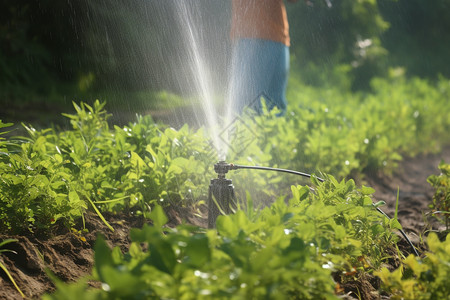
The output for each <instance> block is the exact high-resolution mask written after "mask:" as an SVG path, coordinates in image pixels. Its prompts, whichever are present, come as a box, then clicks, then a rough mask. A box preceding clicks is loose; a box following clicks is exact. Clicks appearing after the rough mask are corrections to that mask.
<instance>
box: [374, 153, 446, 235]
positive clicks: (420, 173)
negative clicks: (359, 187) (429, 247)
mask: <svg viewBox="0 0 450 300" xmlns="http://www.w3.org/2000/svg"><path fill="white" fill-rule="evenodd" d="M442 160H443V161H445V162H446V163H450V147H446V148H445V149H444V150H443V151H442V152H441V153H440V154H427V155H419V156H417V157H414V158H405V159H404V160H403V161H402V162H401V163H400V165H399V168H398V170H397V171H396V172H395V173H394V174H393V175H392V176H385V177H378V178H375V177H373V178H368V179H367V182H368V184H367V185H368V186H370V187H373V188H374V189H375V195H374V196H375V198H376V199H377V200H384V201H385V202H386V206H384V207H381V209H382V210H383V211H385V212H386V213H387V214H388V215H389V216H391V217H393V216H394V214H395V203H396V199H397V191H398V192H399V201H398V202H399V203H398V220H399V221H400V223H401V224H402V226H403V228H404V231H405V232H406V233H407V234H408V236H409V238H410V239H411V240H412V241H413V242H414V243H418V242H419V241H420V235H421V234H423V231H424V230H425V225H432V226H433V228H434V229H438V226H439V224H437V223H436V222H432V224H426V222H425V220H424V217H423V215H422V214H423V213H424V212H428V211H429V208H428V205H429V204H431V203H432V197H433V194H434V190H433V188H432V187H431V185H430V184H429V183H428V182H427V178H428V176H430V175H432V174H439V173H440V170H439V169H438V165H439V163H440V162H441V161H442ZM440 229H441V230H442V227H441V228H440Z"/></svg>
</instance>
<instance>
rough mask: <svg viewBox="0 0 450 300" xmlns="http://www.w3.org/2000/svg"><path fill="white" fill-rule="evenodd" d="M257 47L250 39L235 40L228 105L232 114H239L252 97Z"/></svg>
mask: <svg viewBox="0 0 450 300" xmlns="http://www.w3.org/2000/svg"><path fill="white" fill-rule="evenodd" d="M257 52H258V49H257V47H256V43H255V41H254V40H251V39H241V40H238V41H236V42H235V44H234V46H233V54H232V61H231V78H230V87H229V102H230V103H229V105H230V107H231V112H232V113H233V115H239V114H241V113H242V112H243V110H244V108H245V107H246V106H248V105H249V104H250V102H251V99H252V98H253V97H254V96H253V94H254V90H255V86H256V84H255V82H256V80H255V78H254V75H253V74H254V73H255V70H254V68H255V66H256V64H257V63H256V58H257V56H258V55H257Z"/></svg>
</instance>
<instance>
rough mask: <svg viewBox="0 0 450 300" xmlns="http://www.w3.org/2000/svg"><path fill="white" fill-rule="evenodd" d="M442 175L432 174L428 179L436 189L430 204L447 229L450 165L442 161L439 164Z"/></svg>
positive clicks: (449, 207) (449, 202)
mask: <svg viewBox="0 0 450 300" xmlns="http://www.w3.org/2000/svg"><path fill="white" fill-rule="evenodd" d="M439 170H441V174H440V175H431V176H429V177H428V179H427V181H428V183H430V184H431V186H432V187H433V188H434V189H435V192H434V195H433V203H432V204H430V205H429V207H430V208H431V209H432V216H433V217H435V218H436V219H437V220H439V221H440V222H441V223H443V224H444V225H445V228H446V230H447V231H448V230H449V226H450V165H449V164H446V163H445V162H443V161H441V163H440V164H439Z"/></svg>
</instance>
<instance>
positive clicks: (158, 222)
mask: <svg viewBox="0 0 450 300" xmlns="http://www.w3.org/2000/svg"><path fill="white" fill-rule="evenodd" d="M150 219H151V220H152V221H153V225H154V226H155V227H156V228H162V227H163V226H164V225H165V224H166V223H167V221H168V220H169V219H168V218H167V216H166V213H165V212H164V209H163V208H162V207H161V206H160V205H155V207H154V208H153V209H152V212H151V213H150Z"/></svg>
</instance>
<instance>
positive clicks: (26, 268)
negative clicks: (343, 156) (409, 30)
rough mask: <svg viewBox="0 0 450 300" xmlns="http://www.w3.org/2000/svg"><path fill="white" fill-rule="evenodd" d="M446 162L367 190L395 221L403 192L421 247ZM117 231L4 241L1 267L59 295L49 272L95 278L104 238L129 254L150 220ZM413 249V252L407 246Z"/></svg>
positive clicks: (367, 285)
mask: <svg viewBox="0 0 450 300" xmlns="http://www.w3.org/2000/svg"><path fill="white" fill-rule="evenodd" d="M441 160H444V161H446V162H450V148H447V149H445V150H444V151H443V152H442V153H441V154H437V155H421V156H418V157H415V158H406V159H404V160H403V161H402V162H401V163H400V166H399V168H398V171H397V172H395V174H393V175H392V176H389V177H388V176H373V177H370V178H367V179H366V184H365V185H367V186H370V187H373V188H374V189H375V190H376V192H375V198H376V200H384V201H385V202H386V203H387V205H386V206H384V207H382V209H383V211H385V212H386V213H387V214H389V215H390V216H393V215H394V212H395V202H396V198H397V189H399V191H400V193H399V210H398V218H399V221H400V223H401V224H402V225H403V227H404V230H405V232H406V233H407V235H408V236H409V237H410V239H411V240H413V242H415V243H418V242H419V240H420V236H421V234H423V231H424V229H425V226H426V222H424V218H423V216H422V214H423V212H426V211H427V210H428V208H427V206H428V204H429V203H431V199H432V196H433V189H432V188H431V186H430V185H429V184H428V183H427V181H426V179H427V177H428V176H429V175H431V174H438V173H439V170H438V168H437V166H438V165H439V162H440V161H441ZM167 213H168V216H169V219H170V225H172V226H174V225H177V224H179V223H181V222H182V218H181V217H180V216H184V218H185V219H186V221H187V222H188V223H191V224H194V225H197V226H201V227H206V226H207V222H206V219H205V218H199V217H195V216H194V215H193V213H192V211H189V209H183V211H181V209H179V210H178V211H175V210H170V211H168V212H167ZM106 217H107V219H108V221H109V222H110V224H111V225H112V226H113V227H114V229H115V231H114V232H111V231H110V230H109V229H108V228H107V227H106V226H105V224H103V223H102V221H101V220H100V219H99V218H98V217H96V216H95V215H92V214H88V215H86V228H87V229H88V231H89V232H88V233H84V234H82V235H80V234H79V233H76V232H67V231H65V232H61V233H59V234H57V235H54V236H52V237H50V238H46V239H37V238H35V237H33V236H32V235H30V236H4V235H0V240H3V239H6V238H16V239H18V242H17V243H11V244H8V245H7V246H6V247H5V248H7V249H11V250H14V251H15V252H16V253H17V254H14V253H3V254H2V255H1V256H0V262H3V263H4V265H5V266H6V267H7V269H8V270H9V271H10V273H11V274H12V276H13V277H14V280H15V281H16V282H17V284H18V286H19V287H20V288H21V289H22V291H23V292H24V293H25V295H26V296H27V297H29V298H32V299H34V298H39V297H40V296H41V295H42V294H43V293H46V292H51V291H52V290H54V285H53V283H52V281H51V280H50V278H49V277H48V275H47V274H46V269H48V270H50V271H51V272H52V273H53V274H55V275H56V276H57V277H58V278H60V279H61V280H62V281H66V282H70V281H75V280H77V279H78V278H80V277H83V276H86V275H89V274H90V272H91V268H92V266H93V250H92V249H93V246H94V243H95V240H96V237H97V235H98V234H103V235H104V236H105V237H106V239H107V241H108V242H109V243H110V245H111V246H112V245H115V246H119V247H120V248H121V249H122V250H123V251H126V250H127V248H128V246H129V243H130V240H129V236H128V233H129V230H130V229H131V228H133V227H142V225H143V224H144V220H142V219H139V218H136V217H134V218H131V217H129V216H117V215H109V216H106ZM403 248H405V249H406V248H407V246H405V245H404V246H403ZM0 272H1V274H0V275H1V276H0V299H21V296H20V295H19V293H18V292H17V291H16V289H15V288H14V286H13V285H12V284H11V282H10V281H9V279H8V278H7V276H6V275H5V274H4V273H3V272H2V271H0ZM377 285H379V282H378V281H377V280H376V278H358V279H357V280H355V281H354V282H350V283H348V284H347V285H346V286H344V287H343V288H344V289H345V292H346V293H347V295H348V297H349V298H352V299H354V296H355V294H354V293H352V290H353V291H355V290H359V291H360V292H361V293H362V295H363V299H379V296H377V293H376V292H375V288H376V287H377Z"/></svg>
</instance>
